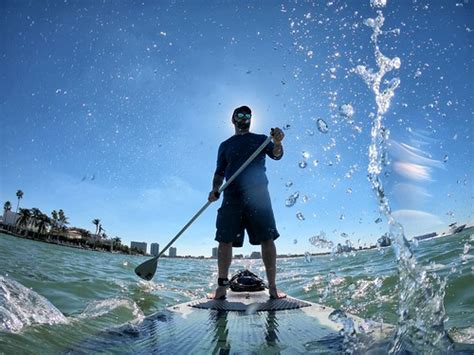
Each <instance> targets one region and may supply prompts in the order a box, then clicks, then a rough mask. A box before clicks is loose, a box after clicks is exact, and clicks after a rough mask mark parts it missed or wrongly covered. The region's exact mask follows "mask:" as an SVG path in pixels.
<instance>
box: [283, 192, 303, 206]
mask: <svg viewBox="0 0 474 355" xmlns="http://www.w3.org/2000/svg"><path fill="white" fill-rule="evenodd" d="M299 196H300V193H299V191H296V192H295V193H293V194H291V195H290V197H288V198H287V199H286V201H285V206H286V207H293V206H294V205H295V203H296V201H297V200H298V197H299Z"/></svg>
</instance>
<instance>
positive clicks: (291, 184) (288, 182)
mask: <svg viewBox="0 0 474 355" xmlns="http://www.w3.org/2000/svg"><path fill="white" fill-rule="evenodd" d="M285 186H286V187H292V186H293V182H292V181H287V182H286V184H285Z"/></svg>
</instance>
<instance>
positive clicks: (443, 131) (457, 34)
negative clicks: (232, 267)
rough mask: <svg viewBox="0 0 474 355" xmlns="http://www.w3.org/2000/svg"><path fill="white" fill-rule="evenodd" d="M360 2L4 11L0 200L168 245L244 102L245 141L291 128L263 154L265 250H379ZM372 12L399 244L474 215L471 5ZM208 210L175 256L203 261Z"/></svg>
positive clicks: (365, 10) (367, 53)
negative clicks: (19, 194)
mask: <svg viewBox="0 0 474 355" xmlns="http://www.w3.org/2000/svg"><path fill="white" fill-rule="evenodd" d="M370 3H371V2H370V1H369V0H366V1H360V2H359V1H357V2H356V1H315V2H306V1H290V2H287V1H278V2H277V1H262V2H254V1H248V2H241V1H235V2H231V1H197V0H196V1H159V2H157V1H101V2H98V1H70V0H64V1H49V2H42V1H9V0H6V1H2V2H1V3H0V36H1V37H0V41H1V43H2V45H1V46H0V68H1V69H0V92H1V96H0V119H1V129H0V201H1V202H2V204H3V203H4V202H5V201H7V200H9V201H11V202H12V205H13V206H14V207H16V195H15V194H16V191H17V190H18V189H21V190H22V191H23V192H24V198H23V199H22V200H21V202H20V207H27V208H33V207H37V208H40V209H41V210H42V211H43V212H44V213H47V214H50V212H51V211H52V210H54V209H56V210H58V209H63V210H64V211H65V213H66V215H67V216H68V217H69V222H70V225H71V226H77V227H81V228H86V229H89V230H91V231H94V230H95V226H94V225H93V224H92V220H93V219H95V218H99V219H100V220H101V223H102V225H103V228H104V229H105V230H106V233H107V235H109V236H111V237H115V236H118V237H120V238H121V239H122V241H123V243H126V244H129V243H130V241H132V240H133V241H146V242H148V243H151V242H157V243H159V244H160V246H161V247H163V246H164V245H165V244H167V243H168V242H169V241H170V240H171V239H172V238H173V237H174V236H175V235H176V233H177V232H178V231H179V230H180V229H181V227H182V226H183V225H184V224H185V223H186V222H187V221H188V220H189V219H190V218H191V217H192V216H193V215H194V214H195V213H196V212H197V211H198V210H199V208H200V207H201V206H202V205H204V203H205V202H206V201H207V195H208V193H209V191H210V189H211V182H212V177H213V173H214V169H215V164H216V157H217V149H218V146H219V144H220V142H222V141H224V140H225V139H227V138H228V137H230V136H231V135H233V133H234V130H233V126H232V124H231V121H230V119H231V114H232V111H233V109H234V108H235V107H237V106H240V105H248V106H250V107H251V108H252V110H253V118H252V126H251V130H252V131H253V132H256V133H263V134H268V133H269V132H270V129H271V128H272V127H281V128H284V132H285V134H286V137H285V139H284V141H283V145H284V149H285V155H284V158H283V159H282V160H280V161H271V160H270V159H267V176H268V178H269V181H270V183H269V190H270V194H271V197H272V204H273V209H274V213H275V217H276V221H277V227H278V230H279V232H280V234H281V236H280V238H279V239H278V240H277V243H276V245H277V251H278V253H280V254H283V253H285V254H288V253H293V254H294V253H299V254H301V253H305V252H318V251H321V249H318V248H316V247H315V246H314V245H312V244H311V243H310V242H309V239H310V238H311V237H313V236H317V235H324V236H325V238H326V239H327V240H330V241H332V242H334V243H345V241H346V240H350V241H351V243H352V244H353V245H355V246H358V245H364V244H366V245H369V244H374V243H375V242H376V240H377V238H379V237H380V236H381V235H382V234H384V233H386V232H387V231H388V226H387V221H386V218H385V217H383V216H382V215H381V214H380V213H379V207H378V205H377V201H376V198H375V195H374V193H373V192H372V190H371V185H370V182H369V181H368V179H367V165H368V149H369V144H370V139H371V123H372V116H373V114H374V113H375V112H376V104H375V97H374V94H373V92H372V91H371V90H370V89H369V88H368V87H367V85H366V84H365V83H364V82H363V80H362V79H361V78H360V77H359V76H358V75H357V74H356V73H355V72H354V68H355V67H356V66H357V65H366V66H367V67H370V68H374V70H376V69H377V66H376V63H375V59H374V46H373V43H371V40H370V38H371V34H372V29H371V28H370V27H368V26H366V25H365V24H364V21H365V20H366V19H368V18H375V17H376V16H377V9H376V8H374V7H372V6H371V4H370ZM379 10H380V11H382V12H383V15H384V17H385V23H384V26H383V28H382V29H383V30H384V31H385V32H384V33H383V34H382V35H380V36H379V46H380V49H381V51H382V53H383V54H384V55H386V56H387V57H390V58H394V57H399V58H400V61H401V66H400V69H399V70H395V71H393V72H390V73H389V74H387V81H389V80H391V79H392V78H395V77H398V78H400V86H399V87H398V88H397V89H396V90H395V95H394V97H393V98H392V100H391V105H390V108H389V110H388V112H387V113H386V114H385V115H384V118H383V125H384V127H385V128H386V130H387V133H388V132H389V139H388V140H387V152H388V159H387V166H386V167H385V169H384V171H383V172H382V175H381V179H382V182H383V184H384V189H385V192H386V195H387V196H388V199H389V201H390V206H391V209H392V212H393V215H394V216H395V218H396V219H397V220H398V221H400V222H401V223H402V224H403V226H404V228H405V233H406V236H407V237H408V238H411V237H413V236H415V235H419V234H423V233H428V232H432V231H445V230H447V228H448V227H447V226H448V224H450V223H453V222H459V223H460V224H461V223H473V220H474V218H473V196H474V193H473V178H472V171H473V158H472V151H473V139H472V133H473V132H472V128H473V116H474V115H473V112H474V109H473V108H472V106H471V104H472V103H473V96H474V88H473V81H474V80H473V79H474V75H473V31H474V13H473V3H472V1H468V0H464V1H462V0H459V1H451V0H449V1H410V2H409V1H397V2H395V1H390V0H389V1H388V2H387V4H386V6H385V7H384V8H382V9H379ZM384 85H385V84H384ZM344 105H345V106H344ZM348 105H350V106H348ZM341 106H342V108H341ZM347 108H351V109H352V110H349V111H353V112H349V114H348V110H347ZM318 119H322V120H323V121H324V122H325V123H326V124H327V126H328V131H327V132H326V133H323V132H321V131H319V130H318V126H317V121H318ZM296 192H298V193H299V198H298V200H297V202H296V204H295V205H294V206H292V207H287V206H286V205H285V203H286V200H287V199H288V197H289V196H291V195H292V194H295V193H296ZM220 202H221V201H218V202H216V203H214V204H212V205H211V206H210V207H209V208H208V209H207V210H206V211H205V213H204V214H203V215H202V216H201V217H200V218H199V219H198V220H197V221H196V222H195V223H194V224H193V225H192V226H191V227H190V228H189V229H188V230H187V231H186V232H185V233H184V235H182V236H181V237H180V238H179V239H178V240H177V241H176V243H175V245H174V246H176V247H177V249H178V254H179V255H189V254H190V255H195V256H197V255H205V256H210V255H211V249H212V248H213V247H215V246H216V245H217V243H216V242H215V241H214V235H215V218H216V213H217V208H218V207H219V205H220ZM298 216H299V218H298ZM254 250H259V249H258V247H252V246H250V245H249V244H248V242H246V243H245V246H244V247H243V248H241V249H235V251H234V253H243V254H249V253H250V252H251V251H254Z"/></svg>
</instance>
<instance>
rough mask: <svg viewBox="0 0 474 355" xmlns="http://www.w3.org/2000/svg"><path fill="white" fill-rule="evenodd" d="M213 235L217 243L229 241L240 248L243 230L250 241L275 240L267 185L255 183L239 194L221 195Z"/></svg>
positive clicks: (254, 243) (254, 242)
mask: <svg viewBox="0 0 474 355" xmlns="http://www.w3.org/2000/svg"><path fill="white" fill-rule="evenodd" d="M216 227H217V231H216V238H215V240H217V241H218V242H223V243H231V242H232V246H233V247H237V248H240V247H241V246H243V244H244V231H245V230H246V231H247V234H248V236H249V241H250V244H252V245H260V244H261V242H262V241H265V240H269V239H273V240H274V239H277V238H278V237H279V236H280V235H279V234H278V231H277V229H276V225H275V217H274V216H273V210H272V204H271V201H270V195H269V193H268V189H267V185H262V186H257V187H254V188H251V189H248V190H246V191H244V192H242V193H232V194H227V195H226V194H225V195H224V201H222V206H221V207H220V208H219V210H218V212H217V221H216Z"/></svg>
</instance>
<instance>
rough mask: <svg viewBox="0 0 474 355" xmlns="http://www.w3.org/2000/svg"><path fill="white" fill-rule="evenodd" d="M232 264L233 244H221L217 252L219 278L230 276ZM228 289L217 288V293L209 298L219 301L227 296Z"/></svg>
mask: <svg viewBox="0 0 474 355" xmlns="http://www.w3.org/2000/svg"><path fill="white" fill-rule="evenodd" d="M231 262H232V243H219V247H218V251H217V268H218V276H217V277H219V278H222V279H226V278H228V276H229V267H230V264H231ZM226 293H227V287H224V286H217V289H216V292H215V293H214V294H211V295H209V298H214V299H218V298H221V297H223V296H225V295H226Z"/></svg>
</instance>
